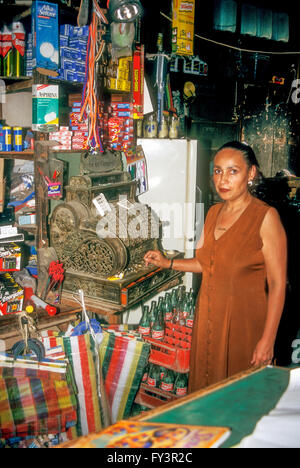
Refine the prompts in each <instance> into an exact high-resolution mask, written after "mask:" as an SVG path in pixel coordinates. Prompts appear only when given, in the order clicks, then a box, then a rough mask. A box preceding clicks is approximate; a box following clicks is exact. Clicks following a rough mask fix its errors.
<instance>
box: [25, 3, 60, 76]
mask: <svg viewBox="0 0 300 468" xmlns="http://www.w3.org/2000/svg"><path fill="white" fill-rule="evenodd" d="M31 18H32V34H33V41H34V42H33V44H34V47H33V67H34V68H46V69H47V70H57V69H58V68H59V29H58V5H56V4H54V3H47V2H43V1H34V2H32V15H31Z"/></svg>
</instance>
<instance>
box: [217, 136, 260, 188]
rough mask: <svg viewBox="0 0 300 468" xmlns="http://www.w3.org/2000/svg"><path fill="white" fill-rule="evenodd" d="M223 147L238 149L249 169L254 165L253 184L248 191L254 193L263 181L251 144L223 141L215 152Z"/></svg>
mask: <svg viewBox="0 0 300 468" xmlns="http://www.w3.org/2000/svg"><path fill="white" fill-rule="evenodd" d="M224 149H233V150H236V151H239V152H240V153H241V154H242V156H243V158H244V160H245V162H246V164H247V166H248V168H249V170H250V169H251V168H252V167H253V166H255V168H256V175H255V178H254V180H253V185H252V186H251V187H250V188H249V190H250V192H251V193H252V194H253V195H255V194H256V190H257V187H258V186H259V185H261V184H262V183H263V181H264V176H263V174H262V172H261V170H260V165H259V162H258V160H257V157H256V155H255V153H254V151H253V149H252V148H251V146H249V145H247V144H246V143H241V142H240V141H230V142H229V143H225V145H223V146H221V148H220V149H219V150H218V151H217V153H216V154H218V153H219V152H220V151H222V150H224Z"/></svg>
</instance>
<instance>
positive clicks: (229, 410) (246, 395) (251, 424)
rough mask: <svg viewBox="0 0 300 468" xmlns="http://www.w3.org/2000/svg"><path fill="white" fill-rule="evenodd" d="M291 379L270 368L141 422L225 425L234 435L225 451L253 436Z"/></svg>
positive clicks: (162, 410) (281, 369)
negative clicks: (257, 426)
mask: <svg viewBox="0 0 300 468" xmlns="http://www.w3.org/2000/svg"><path fill="white" fill-rule="evenodd" d="M289 380H290V369H285V368H276V367H268V368H264V369H262V370H260V371H257V372H254V373H252V374H249V375H247V376H246V377H244V378H240V379H238V380H236V381H233V382H232V383H229V384H228V385H226V381H225V382H224V385H223V386H222V387H220V388H218V389H217V390H214V391H212V392H211V393H208V394H204V395H203V396H201V395H199V397H197V395H196V394H195V398H193V394H192V395H190V399H189V400H188V401H186V402H184V401H183V400H182V402H178V403H177V404H174V405H173V407H172V405H167V406H168V408H167V407H166V408H165V409H164V407H161V408H160V410H161V411H160V412H157V414H155V415H153V416H151V414H149V416H148V417H147V415H145V416H144V417H141V418H139V419H140V420H141V421H149V422H155V423H169V424H172V423H173V424H189V425H196V426H222V427H229V428H230V429H231V431H232V432H231V436H230V437H229V439H227V441H226V442H225V443H224V444H223V445H222V447H221V448H231V447H234V446H236V445H237V444H238V443H239V442H241V440H242V439H243V438H244V437H247V436H248V435H250V434H252V432H253V431H254V429H255V427H256V424H257V423H258V421H259V420H260V419H261V418H262V417H263V416H265V415H267V414H268V413H269V412H270V411H272V410H273V409H274V408H275V406H276V404H277V402H278V401H279V399H280V398H281V396H282V394H283V392H285V391H286V389H287V387H288V385H289Z"/></svg>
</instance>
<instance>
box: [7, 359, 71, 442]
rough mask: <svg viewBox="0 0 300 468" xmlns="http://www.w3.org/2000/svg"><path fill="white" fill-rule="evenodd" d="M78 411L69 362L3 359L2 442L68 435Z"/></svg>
mask: <svg viewBox="0 0 300 468" xmlns="http://www.w3.org/2000/svg"><path fill="white" fill-rule="evenodd" d="M76 410H77V401H76V397H75V389H74V388H73V385H72V379H71V376H70V373H69V370H68V365H67V363H66V362H64V361H61V362H57V361H53V360H45V361H43V362H37V361H36V360H31V359H29V358H27V359H25V358H19V359H16V360H14V358H13V357H10V356H8V355H5V354H1V355H0V438H4V439H8V438H12V437H27V436H32V435H34V436H37V435H45V434H57V433H62V432H66V431H67V430H68V429H69V428H70V427H72V426H74V425H75V424H76V422H77V411H76Z"/></svg>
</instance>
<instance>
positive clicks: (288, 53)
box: [160, 11, 300, 55]
mask: <svg viewBox="0 0 300 468" xmlns="http://www.w3.org/2000/svg"><path fill="white" fill-rule="evenodd" d="M160 14H161V16H163V17H164V18H166V19H167V20H168V21H170V22H171V23H172V18H170V17H169V16H168V15H166V14H165V13H163V12H162V11H161V12H160ZM195 37H197V38H198V39H201V40H202V41H207V42H211V43H213V44H215V45H218V46H221V47H227V48H228V49H233V50H238V51H240V52H248V53H250V54H256V53H257V54H263V55H300V52H298V51H295V52H275V51H270V50H269V51H265V50H264V51H263V50H251V49H242V48H241V47H235V46H232V45H230V44H225V43H223V42H218V41H214V40H213V39H209V38H208V37H203V36H199V34H195Z"/></svg>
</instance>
